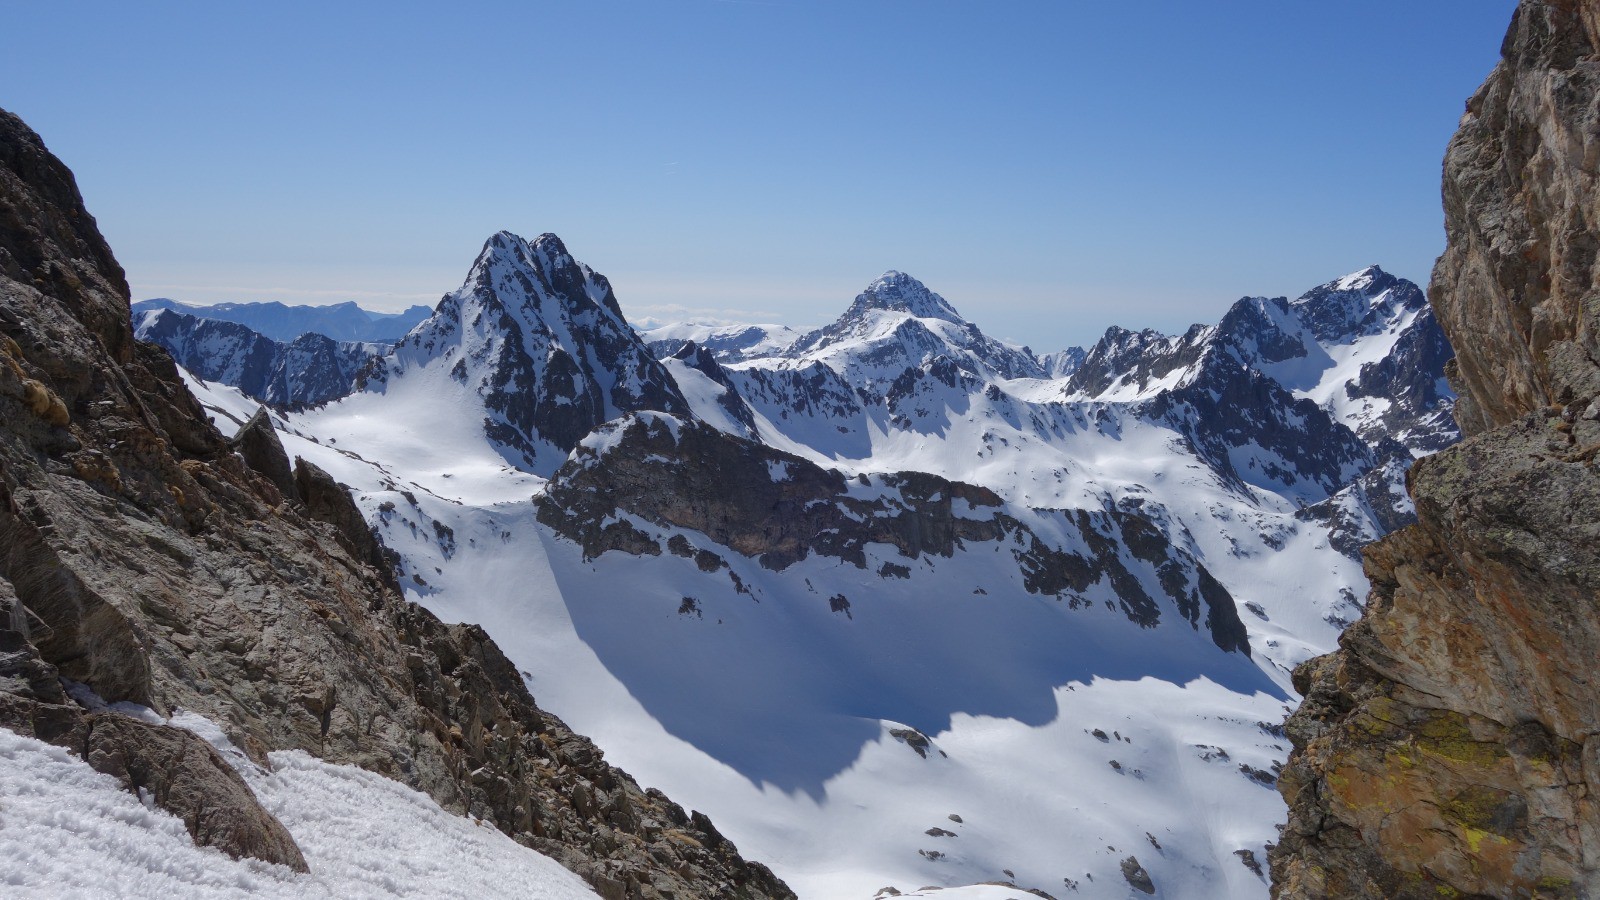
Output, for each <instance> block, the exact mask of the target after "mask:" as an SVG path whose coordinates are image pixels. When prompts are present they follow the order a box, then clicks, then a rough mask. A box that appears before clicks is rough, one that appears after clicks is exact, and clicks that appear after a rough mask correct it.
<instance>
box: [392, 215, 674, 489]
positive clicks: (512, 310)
mask: <svg viewBox="0 0 1600 900" xmlns="http://www.w3.org/2000/svg"><path fill="white" fill-rule="evenodd" d="M385 362H386V370H385V371H384V372H381V373H379V374H378V375H377V376H375V377H373V378H372V379H369V381H368V385H367V386H368V387H369V388H371V389H376V390H383V391H392V390H394V389H395V388H396V386H397V382H398V381H403V380H416V379H421V380H426V381H430V382H431V383H433V384H435V385H436V387H435V388H434V389H432V390H431V391H430V395H431V396H434V397H435V399H437V400H440V401H442V402H445V403H460V402H461V401H462V400H464V399H467V398H465V397H455V398H443V397H440V396H439V394H440V391H441V390H444V388H443V384H444V382H442V381H440V380H439V379H437V378H427V377H426V376H422V375H419V374H418V373H419V372H424V371H427V370H438V371H442V372H446V373H448V380H449V381H451V382H454V383H456V384H458V385H461V386H464V387H465V388H466V389H467V391H468V392H470V395H475V396H476V402H481V403H482V405H483V408H484V428H485V430H486V432H487V434H488V436H489V438H490V440H491V441H492V442H493V443H494V444H495V445H496V446H497V447H499V448H500V449H501V451H502V452H503V453H504V454H505V456H506V458H507V460H508V461H510V462H511V463H512V464H513V465H515V466H517V467H519V468H522V469H525V470H527V471H531V472H534V473H535V474H548V473H550V472H553V471H554V470H555V467H556V466H558V465H560V464H561V462H562V461H563V460H565V459H566V456H567V453H568V452H569V451H571V449H572V448H573V447H574V446H576V444H577V443H578V441H579V439H581V438H582V437H583V436H584V435H586V434H588V433H589V432H590V431H591V430H592V429H593V428H594V427H595V426H597V425H599V424H600V423H601V422H605V421H607V420H608V419H613V418H616V417H617V416H619V415H621V414H623V413H625V412H629V411H633V410H642V409H651V410H661V411H665V412H670V413H677V414H684V415H687V414H688V413H689V406H688V403H687V402H686V401H685V400H684V398H683V395H682V393H680V392H679V390H678V388H677V386H676V384H675V383H674V381H673V379H672V377H671V376H670V375H669V374H667V372H666V370H665V369H663V368H662V367H661V364H660V363H659V362H657V361H656V359H655V358H654V355H653V354H652V353H651V352H650V351H649V349H648V348H647V347H646V346H645V345H644V342H643V341H641V340H640V339H639V336H638V335H637V334H636V333H635V332H634V331H633V329H632V328H630V327H629V326H628V323H627V320H626V319H625V318H624V317H623V315H622V310H621V307H620V306H619V305H618V304H617V299H616V296H615V295H614V294H613V293H612V291H611V283H610V282H609V281H607V280H606V278H605V277H604V276H602V275H600V274H598V273H596V272H595V271H594V270H592V269H590V268H589V267H588V266H585V265H583V264H582V263H579V262H578V261H577V260H575V259H573V257H572V255H571V254H570V253H569V252H568V251H567V248H566V246H565V245H564V244H563V243H562V242H561V239H560V238H558V237H556V236H555V235H553V234H541V235H539V236H538V237H537V238H534V239H533V240H531V241H528V240H524V239H523V238H521V237H519V236H517V235H515V234H512V233H511V232H509V231H501V232H498V233H496V234H494V235H492V236H491V237H490V238H489V239H488V240H487V241H485V242H484V245H483V249H482V250H481V251H480V252H479V253H478V256H477V259H476V260H474V262H473V264H472V268H471V270H470V271H469V272H468V274H467V277H466V280H465V281H464V282H463V283H462V285H461V287H460V288H459V289H458V290H456V291H455V292H453V293H450V294H446V295H445V297H444V299H443V300H441V301H440V302H439V306H438V309H437V310H436V311H435V312H434V315H433V317H432V318H430V319H429V320H428V321H426V322H423V323H422V324H421V325H418V326H417V328H416V329H415V330H413V331H412V332H411V334H409V335H407V337H406V339H405V340H404V341H402V342H401V343H400V344H399V345H398V346H397V347H396V349H395V353H394V355H393V356H391V357H389V358H388V359H387V360H386V361H385ZM448 390H449V391H450V392H454V391H459V390H460V388H450V389H448Z"/></svg>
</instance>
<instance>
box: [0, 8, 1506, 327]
mask: <svg viewBox="0 0 1600 900" xmlns="http://www.w3.org/2000/svg"><path fill="white" fill-rule="evenodd" d="M1513 5H1514V4H1513V2H1512V0H1481V2H1475V3H1472V4H1461V3H1459V2H1446V0H1419V2H1416V3H1413V4H1406V5H1404V7H1403V8H1395V6H1394V5H1393V4H1385V3H1379V2H1376V0H1362V2H1355V3H1350V4H1342V5H1339V6H1338V7H1337V8H1298V7H1291V6H1290V5H1285V4H1270V3H1264V2H1248V3H1243V2H1242V3H1238V4H1229V5H1228V6H1227V7H1226V8H1213V7H1195V6H1193V5H1187V4H1177V3H1168V4H1156V5H1154V6H1150V5H1146V6H1140V7H1138V8H1133V7H1129V6H1125V5H1117V6H1103V5H1096V6H1093V7H1079V6H1077V5H1069V4H1046V3H1039V2H1018V3H1014V4H1008V5H1006V7H1005V9H1004V12H1003V13H999V12H995V8H994V7H992V6H991V7H984V8H982V9H981V13H980V12H974V10H975V9H976V8H975V7H972V6H969V5H966V4H962V3H959V2H953V0H951V2H910V0H875V2H867V3H843V2H835V0H815V2H810V3H786V2H776V0H774V2H761V3H756V2H733V0H671V2H659V0H658V2H650V3H645V2H623V0H616V2H596V3H592V4H582V5H580V6H578V7H577V8H560V9H547V8H501V7H489V6H480V7H465V8H459V7H458V8H452V9H451V10H448V11H446V10H439V9H433V8H430V7H427V6H425V5H420V4H418V5H407V4H399V5H394V4H391V5H386V6H384V7H382V8H381V9H382V10H383V12H382V14H375V13H367V12H365V11H364V10H363V9H360V8H355V7H342V8H337V9H324V8H319V7H316V6H311V5H294V4H290V5H286V6H275V7H272V8H250V7H239V8H231V7H229V8H223V7H212V6H203V5H193V6H181V7H165V8H163V11H162V12H161V13H160V14H156V13H150V12H147V11H144V10H136V9H132V8H126V7H121V6H117V5H113V4H89V8H90V11H89V13H88V14H85V13H84V11H83V9H82V8H80V7H72V8H62V7H52V6H49V5H43V4H40V5H24V6H21V7H19V8H18V9H16V10H14V11H13V12H12V14H11V18H12V20H13V24H14V28H13V33H14V34H15V35H16V36H17V37H18V38H22V39H19V40H17V41H15V42H14V47H13V48H12V52H10V53H8V54H7V56H6V57H5V58H4V59H0V76H3V77H4V83H5V84H7V85H8V90H6V91H5V92H4V93H3V94H0V106H3V107H5V108H8V109H11V110H12V111H14V112H16V113H18V114H19V115H21V116H22V117H23V118H24V120H26V121H27V122H28V123H29V124H30V125H32V126H33V127H34V128H35V129H36V130H37V131H38V132H39V133H40V134H41V136H42V137H43V138H44V140H45V142H46V143H47V144H48V145H49V146H50V147H51V149H52V150H53V151H55V152H56V153H57V154H58V155H60V156H61V157H62V158H63V159H64V160H65V161H66V162H67V164H68V165H69V166H71V167H72V168H73V169H74V171H75V172H76V173H77V176H78V179H79V184H80V187H81V188H82V190H83V192H84V195H85V198H86V201H87V203H88V206H89V209H90V210H91V212H93V213H94V214H95V215H96V217H97V218H98V220H99V222H100V225H101V227H102V230H103V231H104V232H105V233H106V235H107V237H108V239H109V240H110V242H111V245H112V247H113V248H114V249H115V250H116V252H117V254H118V258H119V260H120V261H121V262H122V264H123V265H124V267H125V268H126V269H127V272H128V277H129V281H130V283H131V285H132V287H133V293H134V298H135V299H136V300H137V299H147V298H153V297H170V298H172V299H175V300H179V301H181V302H185V303H196V304H206V303H215V302H224V301H233V302H250V301H270V300H277V301H280V302H285V303H290V304H295V303H312V304H317V305H322V304H327V303H334V302H341V301H346V300H353V301H356V302H357V303H359V304H360V305H362V306H363V307H367V308H372V309H377V310H380V311H391V312H392V311H397V310H400V309H403V308H405V307H407V306H411V305H414V304H426V305H430V306H431V305H432V304H434V303H435V302H437V300H438V299H439V297H440V296H441V295H443V294H444V293H446V292H448V291H450V290H453V289H455V288H456V287H457V286H458V285H459V284H460V281H461V278H462V276H463V275H464V274H465V272H466V270H467V268H468V266H469V265H470V264H471V261H472V259H473V256H474V255H475V254H476V252H477V250H478V247H479V246H480V245H481V243H482V241H483V239H484V238H485V237H487V236H488V235H490V234H492V233H493V232H495V231H498V230H501V229H507V230H511V231H514V232H517V233H519V234H523V235H525V236H529V237H531V236H533V235H535V234H538V233H541V232H545V231H551V232H555V233H557V234H559V235H561V236H562V238H563V239H564V240H565V241H566V242H567V245H568V247H569V249H570V250H571V251H572V253H573V255H574V256H576V257H577V258H578V259H580V260H582V261H584V262H586V263H588V264H589V265H591V266H592V267H593V268H595V269H596V270H597V271H599V272H602V273H604V274H605V275H607V276H608V277H609V278H610V279H611V281H612V283H613V285H614V286H615V288H616V292H617V296H618V298H619V300H620V301H621V303H622V305H623V309H624V311H625V312H626V313H627V314H628V315H629V316H630V318H638V319H643V318H646V317H651V318H655V319H658V320H671V319H674V318H678V319H690V318H693V319H720V320H737V321H764V322H777V323H782V324H791V325H799V324H820V323H822V322H824V321H828V320H830V319H832V318H833V317H834V316H836V315H838V313H839V312H841V311H842V310H843V309H844V308H845V307H846V306H847V305H848V304H849V302H850V300H851V298H853V297H854V296H855V295H856V293H857V292H859V291H860V290H861V289H862V288H863V287H864V286H865V285H866V284H867V283H868V282H870V281H871V280H872V279H873V278H874V277H876V276H877V275H878V274H879V273H881V272H883V271H885V270H887V269H899V270H902V271H906V272H909V273H911V274H913V275H915V276H916V277H918V278H920V279H921V280H923V281H924V282H925V283H927V284H928V286H929V287H930V288H932V289H933V290H935V291H937V292H939V293H941V294H943V295H944V296H945V297H946V298H947V299H949V300H950V302H951V303H952V304H953V305H955V306H956V308H957V309H959V310H960V311H961V312H962V314H963V315H964V316H966V317H967V318H968V319H969V320H971V321H973V322H975V323H977V324H978V325H979V326H980V327H982V328H983V329H984V331H985V332H987V333H989V334H991V335H993V336H995V337H998V338H1003V339H1007V340H1011V341H1015V342H1018V343H1025V344H1027V345H1029V346H1031V347H1033V348H1034V349H1035V350H1038V351H1042V352H1043V351H1049V350H1055V349H1060V348H1063V347H1066V346H1070V345H1075V344H1076V345H1082V344H1086V343H1089V342H1092V341H1093V340H1094V339H1095V338H1096V337H1098V336H1099V334H1101V333H1102V332H1103V331H1104V330H1105V328H1106V327H1107V326H1109V325H1121V326H1124V327H1129V328H1146V327H1149V328H1155V329H1158V330H1161V331H1166V332H1174V331H1181V330H1182V329H1183V328H1184V327H1186V326H1187V325H1189V324H1191V323H1193V322H1211V321H1215V320H1216V319H1217V318H1218V317H1219V316H1220V315H1221V313H1222V311H1223V310H1224V309H1226V307H1227V306H1228V305H1229V304H1230V303H1232V302H1233V301H1234V300H1236V299H1238V298H1239V297H1241V296H1246V295H1268V296H1277V295H1283V296H1291V297H1292V296H1296V295H1298V294H1300V293H1302V292H1304V291H1305V290H1307V289H1309V288H1311V287H1313V286H1315V285H1317V284H1320V283H1323V282H1326V281H1328V280H1330V279H1333V278H1336V277H1338V276H1340V275H1343V274H1346V273H1348V272H1351V271H1355V270H1358V269H1360V268H1363V267H1365V266H1367V265H1371V264H1378V265H1382V266H1383V267H1384V268H1385V269H1387V270H1388V271H1390V272H1392V273H1394V274H1396V275H1398V276H1401V277H1404V278H1408V279H1411V280H1413V281H1416V282H1418V283H1419V284H1426V281H1427V278H1428V274H1429V270H1430V269H1431V266H1432V263H1433V259H1434V257H1435V256H1436V255H1437V254H1438V252H1439V251H1440V250H1441V249H1442V247H1443V238H1444V236H1443V230H1442V225H1441V223H1442V213H1441V211H1440V208H1439V198H1438V194H1439V163H1440V160H1441V158H1442V156H1443V153H1444V149H1445V144H1446V142H1447V141H1448V139H1449V136H1450V134H1451V133H1452V132H1453V131H1454V128H1455V125H1456V121H1457V119H1458V117H1459V115H1460V113H1461V110H1462V104H1463V101H1464V100H1465V99H1466V98H1467V96H1469V95H1470V94H1471V92H1472V91H1473V90H1474V89H1475V88H1476V87H1477V85H1478V84H1479V83H1480V82H1481V81H1482V79H1483V77H1484V76H1485V75H1486V74H1487V73H1488V71H1489V69H1490V68H1491V67H1492V66H1493V64H1494V62H1495V61H1496V58H1497V57H1496V54H1495V52H1494V48H1495V47H1497V46H1498V44H1499V39H1500V36H1501V35H1502V34H1503V32H1504V29H1505V27H1506V25H1507V23H1508V22H1509V21H1510V14H1511V10H1512V8H1513ZM63 59H70V60H71V62H72V64H71V65H63V64H62V60H63ZM41 73H46V74H48V76H49V77H41Z"/></svg>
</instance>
